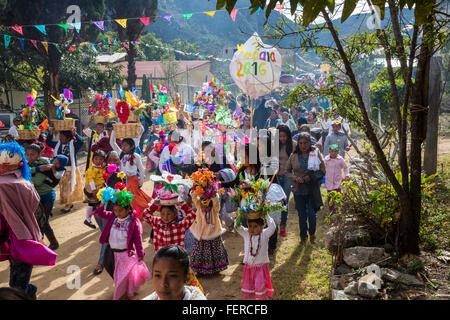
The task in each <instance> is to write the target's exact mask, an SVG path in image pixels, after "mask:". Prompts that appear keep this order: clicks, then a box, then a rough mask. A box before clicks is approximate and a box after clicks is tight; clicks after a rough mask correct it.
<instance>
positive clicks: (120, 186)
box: [97, 164, 133, 208]
mask: <svg viewBox="0 0 450 320" xmlns="http://www.w3.org/2000/svg"><path fill="white" fill-rule="evenodd" d="M113 173H116V174H117V177H118V178H119V179H121V180H122V182H117V183H116V184H115V186H114V188H111V187H105V188H101V189H100V190H99V191H98V193H97V198H98V199H99V200H100V201H101V202H102V203H103V204H106V203H108V202H109V201H111V202H112V203H115V204H118V205H119V206H121V207H123V208H125V207H128V206H129V205H130V204H131V201H132V200H133V195H132V194H131V192H129V191H128V190H127V187H126V186H125V184H124V182H123V178H124V177H125V173H123V172H121V171H118V167H117V165H115V164H109V165H108V166H107V167H106V172H105V173H103V175H102V177H103V178H104V179H105V181H106V180H108V178H109V177H110V176H111V175H112V174H113Z"/></svg>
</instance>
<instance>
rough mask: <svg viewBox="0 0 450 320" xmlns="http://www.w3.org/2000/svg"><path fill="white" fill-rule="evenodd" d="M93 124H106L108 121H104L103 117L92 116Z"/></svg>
mask: <svg viewBox="0 0 450 320" xmlns="http://www.w3.org/2000/svg"><path fill="white" fill-rule="evenodd" d="M94 123H96V124H97V123H103V124H107V123H108V119H105V116H98V115H97V116H94Z"/></svg>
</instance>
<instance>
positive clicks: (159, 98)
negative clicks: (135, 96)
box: [158, 94, 167, 106]
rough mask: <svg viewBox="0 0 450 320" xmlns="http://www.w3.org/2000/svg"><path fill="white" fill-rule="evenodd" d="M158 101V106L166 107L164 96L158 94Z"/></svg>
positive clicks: (165, 97)
mask: <svg viewBox="0 0 450 320" xmlns="http://www.w3.org/2000/svg"><path fill="white" fill-rule="evenodd" d="M158 101H159V104H160V105H162V106H165V105H167V96H166V95H165V94H160V95H159V96H158Z"/></svg>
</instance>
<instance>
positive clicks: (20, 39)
mask: <svg viewBox="0 0 450 320" xmlns="http://www.w3.org/2000/svg"><path fill="white" fill-rule="evenodd" d="M17 39H19V42H20V46H21V47H22V50H24V51H25V40H23V38H17Z"/></svg>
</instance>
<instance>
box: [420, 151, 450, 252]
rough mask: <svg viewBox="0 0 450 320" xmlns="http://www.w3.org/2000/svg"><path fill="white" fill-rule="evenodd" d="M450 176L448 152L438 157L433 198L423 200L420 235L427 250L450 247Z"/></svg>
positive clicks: (449, 155) (449, 156)
mask: <svg viewBox="0 0 450 320" xmlns="http://www.w3.org/2000/svg"><path fill="white" fill-rule="evenodd" d="M441 163H442V164H443V165H442V166H441ZM441 168H443V171H442V170H441ZM449 178H450V154H447V155H445V156H443V157H440V158H438V176H437V177H436V182H437V184H436V187H435V193H434V195H433V197H432V199H425V200H424V201H423V207H422V215H421V222H420V233H419V236H420V242H421V245H422V247H423V249H424V250H426V251H435V250H438V249H445V250H447V249H448V248H449V247H450V210H449V206H450V200H449V198H448V194H449V191H450V179H449Z"/></svg>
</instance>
